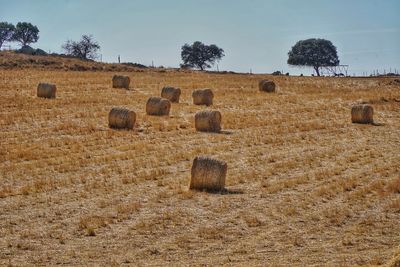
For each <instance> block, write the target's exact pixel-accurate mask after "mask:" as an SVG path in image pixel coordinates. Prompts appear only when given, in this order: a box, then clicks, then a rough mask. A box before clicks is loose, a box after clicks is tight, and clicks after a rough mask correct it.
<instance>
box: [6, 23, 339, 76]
mask: <svg viewBox="0 0 400 267" xmlns="http://www.w3.org/2000/svg"><path fill="white" fill-rule="evenodd" d="M38 40H39V29H38V27H37V26H35V25H32V24H31V23H29V22H18V23H17V25H15V26H14V25H13V24H11V23H8V22H0V49H1V47H2V46H3V44H4V43H5V42H18V43H19V44H20V45H21V48H22V49H23V48H24V47H27V46H28V47H29V45H30V44H32V43H36V42H37V41H38ZM61 48H62V49H63V51H64V52H65V54H66V55H69V56H73V57H77V58H80V59H85V60H86V59H96V58H97V56H98V54H97V52H98V51H99V49H100V45H99V43H98V42H97V41H95V39H94V38H93V36H92V35H82V37H81V39H80V40H79V41H73V40H67V41H66V42H65V43H64V44H63V45H62V46H61ZM224 56H225V52H224V50H223V49H222V48H220V47H218V46H217V45H215V44H211V45H206V44H204V43H202V42H200V41H196V42H194V43H193V44H184V45H183V46H182V47H181V58H182V61H183V63H182V64H181V68H197V69H200V70H205V69H208V68H211V67H212V66H213V65H214V64H215V63H216V62H218V61H219V60H221V59H222V58H223V57H224ZM339 62H340V61H339V57H338V54H337V49H336V47H335V46H334V45H333V44H332V42H331V41H329V40H325V39H315V38H312V39H307V40H301V41H298V42H297V43H296V44H295V45H294V46H293V47H292V48H291V50H290V51H289V52H288V60H287V63H288V64H289V65H291V66H301V67H312V68H313V69H314V70H315V71H316V73H317V75H318V76H320V69H321V68H323V67H332V66H338V65H339Z"/></svg>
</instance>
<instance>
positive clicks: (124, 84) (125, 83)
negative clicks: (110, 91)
mask: <svg viewBox="0 0 400 267" xmlns="http://www.w3.org/2000/svg"><path fill="white" fill-rule="evenodd" d="M130 83H131V79H130V78H129V77H128V76H122V75H114V76H113V78H112V84H113V88H125V89H129V84H130Z"/></svg>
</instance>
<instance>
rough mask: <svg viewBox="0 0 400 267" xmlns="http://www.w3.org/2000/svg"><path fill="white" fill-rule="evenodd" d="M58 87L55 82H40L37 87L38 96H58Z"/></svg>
mask: <svg viewBox="0 0 400 267" xmlns="http://www.w3.org/2000/svg"><path fill="white" fill-rule="evenodd" d="M56 91H57V87H56V86H55V85H54V84H49V83H39V85H38V87H37V96H38V97H44V98H56Z"/></svg>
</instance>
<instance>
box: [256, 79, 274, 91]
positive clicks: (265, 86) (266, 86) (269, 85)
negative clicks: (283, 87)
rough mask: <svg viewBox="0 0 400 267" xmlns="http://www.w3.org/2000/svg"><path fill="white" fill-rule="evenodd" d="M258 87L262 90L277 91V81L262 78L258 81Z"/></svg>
mask: <svg viewBox="0 0 400 267" xmlns="http://www.w3.org/2000/svg"><path fill="white" fill-rule="evenodd" d="M258 89H260V91H262V92H268V93H273V92H275V83H274V82H273V81H270V80H261V81H260V82H259V83H258Z"/></svg>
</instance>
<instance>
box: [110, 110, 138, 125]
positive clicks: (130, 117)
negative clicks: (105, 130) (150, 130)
mask: <svg viewBox="0 0 400 267" xmlns="http://www.w3.org/2000/svg"><path fill="white" fill-rule="evenodd" d="M135 121H136V113H135V112H134V111H131V110H129V109H126V108H112V109H111V111H110V113H109V114H108V126H109V127H110V128H116V129H133V127H134V126H135Z"/></svg>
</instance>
